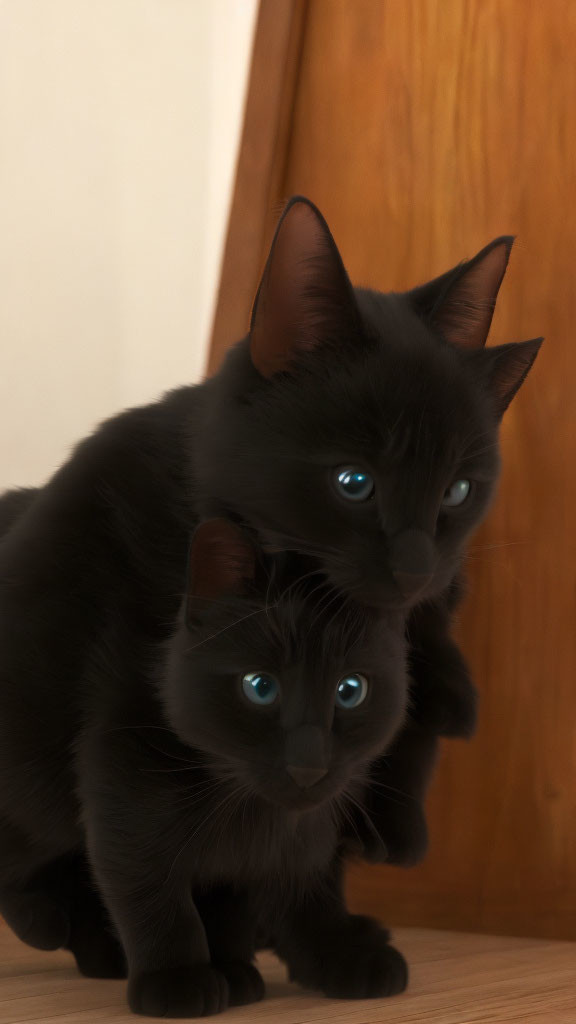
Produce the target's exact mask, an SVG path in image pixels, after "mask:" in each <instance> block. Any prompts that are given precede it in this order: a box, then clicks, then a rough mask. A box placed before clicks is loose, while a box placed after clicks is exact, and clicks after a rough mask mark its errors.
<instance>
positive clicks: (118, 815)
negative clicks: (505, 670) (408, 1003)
mask: <svg viewBox="0 0 576 1024" xmlns="http://www.w3.org/2000/svg"><path fill="white" fill-rule="evenodd" d="M34 504H35V503H33V505H32V506H30V509H29V513H30V510H31V509H32V508H34ZM19 522H20V523H23V522H24V520H23V519H21V520H20V521H19ZM12 529H14V527H12ZM10 537H11V534H10V533H9V534H8V535H7V539H8V541H9V540H10ZM190 566H191V568H190V581H191V582H190V594H189V597H188V600H187V601H184V602H183V603H182V606H181V611H180V613H179V617H178V625H177V627H176V631H175V632H174V625H173V622H172V628H171V630H170V633H169V634H167V635H166V636H165V637H164V642H163V643H160V644H159V646H156V647H155V646H154V645H153V643H152V637H153V634H151V633H148V632H145V633H144V634H141V633H139V632H138V629H137V628H135V627H136V624H137V622H138V621H139V615H137V616H136V619H134V618H133V617H132V615H131V614H130V609H129V608H128V607H127V605H126V603H125V602H124V601H120V603H118V602H117V600H116V598H115V595H109V604H108V606H107V612H108V615H107V625H106V628H105V629H104V630H103V631H102V632H101V634H100V635H99V636H98V638H97V639H96V640H95V641H94V642H93V644H91V645H90V650H89V653H88V656H87V657H85V659H84V663H83V665H82V666H81V667H80V671H79V673H78V675H73V676H68V677H63V676H61V677H60V678H59V679H58V680H53V684H55V683H56V682H58V692H57V693H56V692H55V689H54V685H53V686H45V685H42V681H40V682H39V683H38V682H36V681H34V680H31V679H28V680H26V681H25V682H24V681H23V678H22V677H21V685H20V687H19V688H18V689H16V688H14V689H11V690H10V689H9V690H5V691H4V692H3V714H2V733H3V736H2V739H3V741H5V740H7V738H8V737H9V736H11V737H12V742H11V748H12V749H11V757H10V760H8V759H7V758H6V746H5V744H4V742H3V744H2V772H1V774H0V778H1V779H2V783H3V787H2V792H3V803H2V810H3V823H2V838H3V842H2V848H1V851H0V873H1V874H0V877H1V878H2V885H1V887H0V907H1V908H2V911H3V912H4V913H5V914H6V917H7V920H8V922H9V923H10V924H11V925H12V926H13V927H14V929H15V930H16V931H17V932H18V933H19V934H21V935H22V937H23V938H25V939H26V941H32V942H35V943H36V944H39V945H43V946H48V945H53V946H54V945H68V946H69V947H70V948H72V949H73V951H76V950H75V943H76V941H78V936H77V934H76V932H75V929H77V928H78V926H79V923H81V921H82V922H83V932H82V935H81V936H80V941H81V948H82V953H83V955H84V956H86V943H87V936H86V933H87V932H88V931H90V928H89V922H94V921H95V922H96V924H97V925H98V927H99V928H100V929H101V931H102V933H104V932H105V927H106V921H105V920H104V919H103V918H104V915H103V912H102V909H101V908H100V907H99V906H98V905H96V903H95V902H94V901H93V902H92V903H90V902H89V901H87V902H86V905H85V906H83V907H82V908H81V909H82V913H83V916H82V915H79V914H78V911H77V908H76V907H75V906H74V904H73V901H72V900H71V897H70V892H71V891H72V892H73V891H74V884H75V880H76V879H75V875H74V876H73V878H72V880H70V878H69V877H68V874H67V871H66V868H67V866H68V865H69V863H72V864H74V865H75V867H76V864H77V863H80V865H81V863H82V860H81V855H82V854H81V851H82V846H83V842H84V837H86V841H87V846H88V850H89V857H90V862H91V865H92V870H93V872H94V874H95V876H96V879H97V881H98V885H99V889H100V892H101V893H102V895H103V898H104V901H105V903H106V905H107V907H108V910H109V912H110V915H111V917H112V919H113V921H114V923H115V926H116V929H117V931H118V933H119V935H120V938H121V941H122V946H123V949H124V951H125V954H126V958H127V963H128V968H129V1000H130V1005H131V1007H132V1009H133V1010H134V1011H135V1012H138V1013H144V1014H150V1015H158V1016H163V1015H164V1016H183V1015H187V1016H196V1015H201V1014H207V1013H215V1012H218V1011H219V1010H222V1009H224V1008H225V1006H226V1005H228V1004H229V1003H230V1002H231V1003H233V1004H239V1003H244V1002H249V1001H251V1000H254V999H257V998H260V997H261V995H262V993H263V983H262V979H261V977H260V975H259V974H258V972H257V970H256V968H255V967H254V966H253V964H252V959H253V957H254V953H255V951H256V949H257V948H258V947H260V946H262V945H267V946H268V945H270V946H272V947H273V948H274V949H275V950H276V951H277V952H278V954H279V955H280V956H281V957H282V958H283V959H284V960H285V961H286V963H287V965H288V968H289V971H290V974H291V976H292V977H293V978H294V979H295V980H297V981H300V982H301V983H302V984H305V985H307V986H312V987H314V988H318V989H320V990H321V991H323V992H326V993H327V994H329V995H335V996H343V997H368V996H384V995H390V994H393V993H395V992H399V991H401V990H402V989H403V987H404V986H405V983H406V973H407V972H406V966H405V963H404V960H403V958H402V957H401V956H400V954H399V953H397V951H396V950H394V949H393V948H392V947H391V946H390V945H389V944H388V936H387V933H386V932H384V931H383V930H382V929H380V928H379V926H378V925H376V924H375V923H374V922H372V921H371V920H369V919H366V918H362V917H353V916H350V915H349V914H348V913H347V912H346V909H345V905H344V901H343V897H342V892H341V886H340V879H339V874H340V856H339V854H338V847H339V844H340V834H341V830H342V822H343V821H345V820H346V818H347V817H348V816H349V813H350V810H351V809H353V808H354V807H355V806H356V802H357V796H358V795H359V794H360V793H361V791H362V788H363V786H364V784H365V776H366V771H367V767H368V765H369V763H370V761H372V760H373V758H374V757H375V755H377V754H378V753H380V752H381V751H383V750H384V749H385V748H387V747H388V748H389V747H390V745H391V744H392V742H393V739H394V737H395V735H396V734H397V733H398V731H399V729H400V727H401V725H402V722H403V720H404V716H405V711H406V703H407V677H406V672H405V649H404V648H405V645H404V640H403V628H402V625H403V620H402V615H399V614H398V613H394V612H392V613H387V614H386V615H382V613H380V612H378V611H376V610H374V611H372V610H366V609H364V608H362V607H360V606H358V605H357V604H355V603H353V602H352V601H350V599H348V598H346V597H345V596H343V595H341V594H339V593H338V592H334V591H333V590H332V589H331V588H330V587H329V586H328V585H327V584H326V583H325V582H324V581H323V580H322V579H321V578H319V577H318V574H313V575H312V576H311V577H310V578H309V579H308V580H302V581H301V582H300V583H297V584H292V585H291V586H289V587H288V588H287V589H285V590H283V591H282V592H280V593H278V586H279V581H276V582H274V581H273V580H271V581H266V584H265V585H264V581H262V582H261V583H260V584H259V586H258V587H255V586H254V585H252V586H251V585H250V581H251V580H254V579H255V578H256V575H257V574H256V558H255V554H254V549H253V547H252V545H251V544H250V543H249V542H248V541H247V539H246V537H245V535H243V534H242V532H241V531H240V530H239V529H238V528H237V527H235V526H233V525H232V524H231V523H228V522H226V521H224V520H220V521H212V522H207V523H204V524H203V525H202V526H201V527H200V528H199V529H198V531H197V532H196V535H195V539H194V543H193V545H192V549H191V555H190ZM101 569H105V567H104V566H101ZM259 595H260V596H259ZM157 596H158V598H159V599H160V600H162V599H163V600H165V601H166V602H170V601H172V600H174V599H176V600H178V603H179V604H180V599H179V597H178V595H177V594H174V593H168V594H165V593H162V592H161V591H160V592H158V594H157ZM53 625H54V627H56V628H57V623H56V621H55V620H53ZM156 637H157V639H158V640H160V635H159V633H158V631H157V632H156ZM71 646H73V644H71ZM24 715H26V716H27V717H28V719H29V721H30V725H31V733H32V735H34V734H35V737H36V742H38V740H39V732H38V731H37V730H39V729H40V728H42V730H43V733H44V741H43V743H38V747H37V749H36V754H37V755H38V753H39V752H40V755H41V756H36V758H35V759H34V760H32V759H30V757H29V745H28V749H27V748H26V745H25V744H24V743H23V738H24V737H23V734H22V732H21V730H22V722H23V716H24ZM26 738H28V734H27V735H26ZM56 738H57V739H58V743H59V754H58V756H57V757H56V756H50V755H51V753H52V744H53V743H54V742H55V740H56ZM16 780H18V781H19V794H17V793H16V788H17V787H16ZM70 782H72V783H73V784H72V785H71V786H70V788H69V783H70ZM10 784H11V785H12V790H11V795H9V794H8V788H9V786H10ZM80 822H82V826H81V825H80ZM69 859H70V860H69ZM58 876H60V883H62V878H63V879H64V885H62V884H60V886H59V885H58V884H55V883H58V880H59V879H58ZM81 891H83V892H86V891H87V888H86V879H85V878H84V880H83V888H82V889H81ZM80 918H81V921H80ZM102 942H103V940H102V941H100V944H99V948H98V957H99V958H100V960H101V959H102V956H103V953H102ZM108 944H109V947H111V950H110V952H109V959H110V961H111V962H112V963H113V964H114V963H115V957H116V956H117V955H118V951H117V942H116V940H115V939H114V937H113V936H109V940H108ZM114 944H116V948H115V945H114ZM94 973H95V972H94ZM118 973H120V970H119V972H118Z"/></svg>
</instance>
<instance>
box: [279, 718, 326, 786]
mask: <svg viewBox="0 0 576 1024" xmlns="http://www.w3.org/2000/svg"><path fill="white" fill-rule="evenodd" d="M328 746H329V741H328V739H327V737H326V735H325V733H324V731H323V730H322V729H320V728H319V727H318V726H317V725H300V726H297V728H296V729H292V730H291V731H290V732H289V733H288V735H287V736H286V746H285V751H284V754H285V762H284V763H285V765H286V771H287V772H288V775H289V776H290V777H291V778H292V779H293V780H294V782H295V783H296V785H297V786H299V787H300V789H310V787H311V786H314V785H315V783H316V782H320V779H323V778H324V776H325V775H327V774H328V760H329V751H328Z"/></svg>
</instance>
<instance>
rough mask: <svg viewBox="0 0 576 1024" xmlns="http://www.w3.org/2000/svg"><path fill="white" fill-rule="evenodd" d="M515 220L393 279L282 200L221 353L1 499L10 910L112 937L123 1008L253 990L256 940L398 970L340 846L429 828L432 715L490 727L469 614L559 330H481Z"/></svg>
mask: <svg viewBox="0 0 576 1024" xmlns="http://www.w3.org/2000/svg"><path fill="white" fill-rule="evenodd" d="M510 244H511V240H510V239H499V240H497V241H496V242H494V243H492V245H490V246H488V247H487V248H486V249H485V250H483V251H482V252H481V253H480V254H479V255H478V256H477V257H476V258H475V259H474V260H472V261H470V262H469V263H466V264H463V265H462V266H460V267H457V268H456V269H455V270H454V271H451V272H450V273H449V274H447V275H444V276H443V277H442V278H439V279H437V280H436V281H433V282H431V283H430V284H428V285H425V286H424V287H422V288H419V289H415V290H414V291H413V292H409V293H406V294H404V295H387V296H384V295H380V294H377V293H373V292H367V291H361V290H354V289H352V287H351V286H350V284H349V281H348V278H347V276H346V273H345V271H344V268H343V265H342V262H341V259H340V256H339V254H338V252H337V249H336V247H335V245H334V242H333V240H332V238H331V235H330V233H329V231H328V229H327V227H326V224H325V222H324V221H323V219H322V217H321V216H320V214H319V213H318V211H317V210H316V209H315V208H314V207H313V206H312V205H311V204H309V203H308V202H307V201H305V200H301V199H297V200H294V201H292V203H291V204H289V206H288V208H287V210H286V211H285V213H284V215H283V218H282V220H281V222H280V225H279V228H278V231H277V233H276V237H275V240H274V243H273V246H272V250H271V254H270V258H269V261H268V264H267V267H266V269H265V272H264V276H263V280H262V284H261V286H260V289H259V293H258V296H257V300H256V304H255V309H254V315H253V321H252V325H251V331H250V335H249V337H248V338H247V339H246V340H245V341H244V342H241V343H240V344H239V345H238V346H237V347H236V348H235V349H234V350H233V351H232V352H231V353H230V355H229V357H228V359H227V361H226V363H225V365H224V367H223V368H222V370H221V371H220V373H219V374H218V375H217V376H216V377H215V378H213V379H212V380H209V381H207V382H206V383H204V384H203V385H200V386H199V387H196V388H183V389H181V390H179V391H176V392H173V393H171V394H169V395H168V396H166V398H164V399H163V400H162V401H160V402H158V403H156V404H154V405H151V406H147V407H145V408H141V409H135V410H131V411H129V412H127V413H124V414H122V415H121V416H119V417H116V418H115V419H113V420H111V421H109V422H107V423H105V424H104V425H103V426H102V427H101V428H100V429H99V430H98V431H97V432H96V433H95V434H94V435H93V436H92V437H91V438H88V439H87V440H86V441H84V442H83V443H82V444H81V445H80V446H79V447H78V448H77V449H76V452H75V453H74V454H73V456H72V458H71V459H70V460H69V461H68V462H67V463H66V464H65V465H64V466H63V467H62V469H61V470H60V471H59V472H58V473H56V474H55V476H54V477H53V478H52V480H51V481H49V483H48V484H47V485H46V486H45V487H44V488H42V489H41V490H39V491H38V492H26V493H25V494H23V495H22V494H18V495H17V496H16V497H14V496H8V497H7V498H5V499H4V502H7V504H6V505H5V509H6V512H5V520H6V521H5V522H4V523H3V528H4V529H7V532H6V533H5V535H4V539H3V541H2V543H1V546H0V580H1V590H0V637H1V640H0V652H1V653H0V702H1V715H0V834H1V845H0V910H1V911H2V912H3V913H4V914H5V916H6V917H7V919H8V921H9V923H11V925H12V926H13V927H14V930H15V931H16V932H17V933H18V934H20V935H21V937H23V938H24V939H25V940H27V941H29V942H31V943H32V944H36V945H40V946H42V947H43V948H56V947H57V946H61V945H66V946H68V947H69V948H71V949H72V951H73V952H74V953H75V955H76V957H77V960H78V963H79V966H80V968H81V969H82V970H84V971H85V973H89V974H107V973H111V974H117V973H118V974H120V973H122V972H123V971H124V969H125V964H124V956H125V957H126V960H127V969H128V974H129V999H130V1004H131V1006H132V1008H133V1009H134V1010H135V1011H136V1012H139V1013H147V1014H158V1015H162V1014H164V1015H172V1016H178V1015H180V1016H186V1015H188V1016H194V1015H199V1014H204V1013H212V1012H216V1011H217V1010H220V1009H223V1008H224V1007H225V1006H226V1005H228V1004H230V1003H240V1002H247V1001H250V1000H252V999H256V998H259V997H260V996H261V994H262V991H263V987H262V980H261V978H260V976H259V975H258V972H257V971H256V969H255V968H254V966H253V965H252V958H253V955H254V952H255V950H256V949H257V948H259V947H260V946H262V945H269V946H272V947H273V948H274V949H276V950H277V952H278V953H279V955H280V956H282V957H283V958H284V959H285V961H286V962H287V964H288V966H289V969H290V972H291V974H292V976H293V977H294V978H295V979H296V980H299V981H301V982H302V983H303V984H306V985H311V986H312V987H316V988H319V989H320V990H322V991H324V992H326V993H328V994H333V995H343V996H368V995H385V994H391V993H393V992H397V991H400V990H401V989H402V988H403V986H404V984H405V981H406V968H405V964H404V962H403V960H402V958H401V956H400V954H398V953H397V952H396V951H395V950H394V949H393V948H392V947H391V946H390V945H389V944H388V942H387V936H386V933H385V932H383V931H382V930H381V929H380V928H379V927H378V926H377V925H375V924H374V923H373V922H370V921H368V920H367V919H364V918H355V917H351V916H350V915H348V914H347V912H346V909H345V906H344V901H343V897H342V892H341V886H340V881H339V873H340V867H341V859H342V853H341V851H342V844H343V841H346V842H354V843H359V844H360V846H361V848H362V852H363V854H364V855H365V856H368V857H371V858H373V859H388V860H396V861H407V860H410V859H414V858H415V857H416V856H418V855H419V854H420V853H421V852H422V848H423V846H424V844H425V828H424V821H423V816H422V812H421V808H420V806H419V802H418V798H419V797H420V796H421V794H422V791H423V787H424V785H425V781H426V776H427V773H428V768H429V764H430V762H431V759H432V757H433V752H434V746H435V742H436V739H435V737H436V735H437V734H447V735H455V734H467V733H468V732H470V731H471V729H472V728H473V723H474V708H475V701H474V691H473V688H472V686H471V684H470V681H469V679H468V674H467V671H466V666H465V664H464V662H463V660H462V658H461V656H460V654H459V652H458V651H457V649H456V648H455V647H454V645H453V643H452V641H451V639H450V636H449V618H450V612H451V608H452V605H453V603H454V601H455V600H456V599H457V593H458V588H459V586H460V583H459V572H460V562H461V558H462V554H463V549H464V544H465V542H466V539H467V537H468V536H469V534H470V531H471V530H472V529H473V528H474V527H475V526H476V525H477V523H478V522H479V521H480V519H481V517H482V516H483V514H484V512H485V510H486V507H487V505H488V502H489V500H490V497H491V494H492V491H493V487H494V483H495V481H496V478H497V475H498V469H499V462H498V423H499V420H500V417H501V415H502V413H503V411H504V410H505V408H506V406H507V404H508V403H509V401H510V400H511V398H512V397H513V395H514V394H515V392H516V390H517V389H518V387H519V386H520V384H521V382H522V380H523V379H524V377H525V376H526V374H527V372H528V370H529V368H530V366H531V364H532V362H533V360H534V358H535V356H536V354H537V351H538V347H539V344H540V342H539V341H533V342H524V343H522V344H516V345H505V346H500V347H498V348H492V349H489V350H486V351H485V350H484V349H483V345H484V341H485V339H486V336H487V333H488V329H489V326H490V321H491V316H492V311H493V306H494V302H495V299H496V295H497V292H498V288H499V286H500V283H501V280H502V277H503V274H504V271H505V267H506V263H507V259H508V254H509V249H510ZM222 517H225V518H224V520H223V518H222ZM1 518H2V513H1V512H0V519H1ZM234 520H236V521H237V522H238V524H239V525H235V524H234V522H233V521H234ZM201 521H206V522H204V525H203V526H201V527H200V528H199V530H198V531H197V532H196V534H195V538H194V541H193V543H192V547H191V550H190V552H189V545H190V536H191V534H192V532H193V531H194V527H195V526H196V524H197V523H198V522H201ZM246 531H248V532H246ZM186 594H187V597H184V596H183V595H186ZM411 609H412V611H411ZM407 615H410V619H409V624H408V636H409V640H410V650H409V654H408V663H409V670H410V676H411V682H410V685H409V683H408V677H407V674H406V671H405V661H406V655H405V640H404V627H405V620H406V616H407ZM407 709H408V712H407ZM407 714H408V717H406V716H407ZM371 766H372V767H371ZM392 789H397V790H400V791H401V792H403V793H405V794H408V796H409V797H412V799H409V800H407V803H406V804H405V805H402V804H400V805H399V804H398V803H397V802H396V801H394V800H392V801H391V800H390V799H389V793H390V791H391V790H392ZM367 812H368V815H367ZM86 859H87V861H88V863H89V866H88V863H87V862H86ZM88 872H90V873H91V874H92V875H93V876H94V878H95V880H96V883H97V891H96V890H95V889H92V888H91V887H90V882H89V877H90V876H89V874H88ZM97 892H99V893H100V894H101V897H102V900H103V903H104V904H105V907H104V905H103V903H102V901H101V900H100V898H99V896H98V895H97ZM79 907H82V912H81V913H80V912H79V909H78V908H79ZM105 908H106V909H105ZM91 922H92V924H91ZM119 940H120V941H119Z"/></svg>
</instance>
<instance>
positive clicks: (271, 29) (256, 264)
mask: <svg viewBox="0 0 576 1024" xmlns="http://www.w3.org/2000/svg"><path fill="white" fill-rule="evenodd" d="M306 6H307V4H306V0H260V7H259V10H258V18H257V22H256V35H255V39H254V48H253V53H252V63H251V71H250V80H249V83H248V91H247V98H246V117H245V119H244V128H243V132H242V139H241V143H240V152H239V156H238V165H237V168H236V181H235V187H234V195H233V199H232V208H231V212H230V218H229V223H228V233H227V237H226V244H225V247H224V257H223V262H222V271H221V275H220V287H219V291H218V298H217V301H216V310H215V315H214V324H213V327H212V340H211V345H210V354H209V360H208V372H213V371H214V370H215V369H216V368H217V367H218V364H219V363H220V360H221V358H222V355H223V353H224V352H225V350H226V349H227V348H229V346H230V345H231V344H232V343H233V342H234V341H238V340H239V339H240V338H242V337H243V336H244V335H245V334H246V331H247V330H248V325H249V320H250V309H251V306H252V301H253V299H254V296H255V294H256V289H257V287H258V281H259V279H260V274H261V272H262V268H263V264H264V260H265V258H266V251H267V248H268V245H269V242H270V238H271V236H272V233H273V229H274V223H275V220H276V218H277V214H278V200H279V196H280V195H281V182H282V179H283V176H284V172H285V160H286V155H287V150H288V143H289V138H290V126H291V122H292V109H293V98H294V88H295V85H296V81H297V75H298V67H299V60H300V50H301V44H302V38H303V27H304V24H305V13H306Z"/></svg>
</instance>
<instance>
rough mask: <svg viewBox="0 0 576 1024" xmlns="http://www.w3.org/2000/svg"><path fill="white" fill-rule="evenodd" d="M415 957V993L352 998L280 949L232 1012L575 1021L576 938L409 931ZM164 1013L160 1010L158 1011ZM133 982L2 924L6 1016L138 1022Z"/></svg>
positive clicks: (269, 1016)
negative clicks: (329, 989) (100, 974)
mask: <svg viewBox="0 0 576 1024" xmlns="http://www.w3.org/2000/svg"><path fill="white" fill-rule="evenodd" d="M396 945H397V946H398V948H399V949H402V951H403V952H404V954H405V955H406V957H407V958H408V961H409V963H410V970H411V982H410V988H409V990H408V992H407V993H406V994H405V995H402V996H399V997H397V998H395V999H390V1000H369V1001H368V1000H367V1001H365V1002H364V1001H362V1002H347V1001H345V1000H338V1001H334V1000H328V999H323V998H321V997H320V996H317V995H314V994H312V993H309V992H304V991H303V990H302V989H300V988H297V987H296V986H295V985H290V984H288V982H287V981H286V979H285V972H284V969H283V968H282V967H281V966H280V965H279V964H278V963H277V962H276V961H275V960H274V958H273V957H271V956H263V957H262V958H261V961H260V966H261V968H262V970H263V973H264V976H265V978H266V983H267V993H268V994H267V997H266V999H265V1000H264V1001H263V1002H262V1003H257V1004H255V1005H253V1006H246V1007H243V1008H241V1009H237V1010H229V1011H227V1013H226V1017H225V1020H226V1021H229V1022H230V1024H234V1022H238V1024H239V1022H245V1024H248V1022H256V1021H257V1022H260V1024H276V1022H278V1021H279V1020H282V1021H283V1024H307V1022H313V1021H318V1022H320V1021H327V1020H328V1021H335V1022H338V1024H379V1022H396V1024H402V1022H406V1024H408V1022H410V1024H419V1022H422V1024H424V1022H426V1024H483V1022H486V1024H487V1022H491V1024H504V1022H505V1021H516V1022H518V1021H522V1024H552V1022H553V1024H574V1020H575V1019H576V1009H575V1008H576V980H575V973H574V965H575V962H576V946H574V945H572V944H571V943H559V942H547V941H541V940H536V941H534V940H526V939H505V938H494V937H491V936H483V935H458V934H454V933H449V932H444V933H440V932H436V933H435V932H429V931H423V930H419V931H400V932H399V933H398V935H397V936H396ZM148 1019H149V1020H152V1021H154V1020H158V1018H156V1017H154V1018H148ZM134 1020H135V1018H134V1016H133V1015H132V1014H130V1013H128V1010H127V1007H126V1003H125V984H124V982H118V981H91V980H88V979H86V978H81V977H80V976H79V975H78V974H77V973H76V971H75V969H74V967H73V965H72V958H71V956H70V955H69V954H67V953H39V952H37V951H36V950H32V949H29V948H28V947H27V946H23V945H21V944H20V943H19V942H18V940H17V939H15V938H14V937H13V936H12V934H11V933H10V932H9V931H8V929H7V928H6V927H3V926H1V925H0V1024H16V1022H17V1021H34V1022H35V1024H49V1022H50V1024H64V1022H65V1024H96V1022H98V1024H100V1022H102V1024H130V1022H132V1024H133V1022H134Z"/></svg>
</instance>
